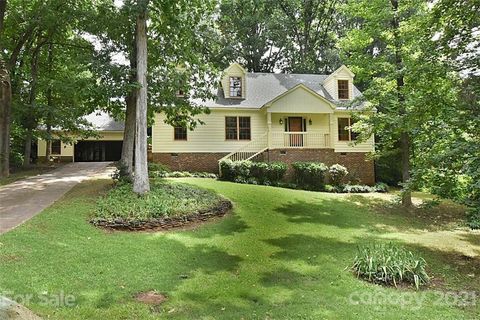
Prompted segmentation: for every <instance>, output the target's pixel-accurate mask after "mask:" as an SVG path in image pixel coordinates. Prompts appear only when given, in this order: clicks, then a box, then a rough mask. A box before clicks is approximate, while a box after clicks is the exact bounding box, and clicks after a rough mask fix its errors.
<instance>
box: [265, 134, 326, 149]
mask: <svg viewBox="0 0 480 320" xmlns="http://www.w3.org/2000/svg"><path fill="white" fill-rule="evenodd" d="M328 147H330V134H328V133H322V132H272V140H271V145H270V148H328Z"/></svg>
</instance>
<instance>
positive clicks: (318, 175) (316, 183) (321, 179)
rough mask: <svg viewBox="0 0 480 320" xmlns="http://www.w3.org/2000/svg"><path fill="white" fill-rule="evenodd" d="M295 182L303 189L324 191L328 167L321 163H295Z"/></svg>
mask: <svg viewBox="0 0 480 320" xmlns="http://www.w3.org/2000/svg"><path fill="white" fill-rule="evenodd" d="M292 167H293V169H294V170H295V182H296V183H297V185H298V186H299V187H301V188H307V189H313V190H322V189H323V187H324V185H325V172H326V171H327V170H328V167H327V166H326V165H325V164H323V163H321V162H294V163H293V164H292Z"/></svg>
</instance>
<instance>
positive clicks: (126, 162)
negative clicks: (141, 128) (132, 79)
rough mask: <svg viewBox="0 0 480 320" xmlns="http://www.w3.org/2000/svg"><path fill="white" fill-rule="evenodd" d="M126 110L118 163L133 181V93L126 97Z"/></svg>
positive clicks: (135, 101) (134, 111)
mask: <svg viewBox="0 0 480 320" xmlns="http://www.w3.org/2000/svg"><path fill="white" fill-rule="evenodd" d="M126 104H127V110H126V115H125V129H124V131H123V144H122V158H121V159H120V162H121V163H122V165H123V166H125V168H126V169H127V173H128V175H129V177H130V179H131V180H132V181H133V151H134V150H135V130H136V128H135V127H136V126H135V120H136V109H137V98H136V96H135V91H132V92H130V93H129V94H128V95H127V97H126Z"/></svg>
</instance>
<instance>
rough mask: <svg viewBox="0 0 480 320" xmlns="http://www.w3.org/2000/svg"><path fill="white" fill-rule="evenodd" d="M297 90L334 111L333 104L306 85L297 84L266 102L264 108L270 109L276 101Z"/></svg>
mask: <svg viewBox="0 0 480 320" xmlns="http://www.w3.org/2000/svg"><path fill="white" fill-rule="evenodd" d="M298 89H303V90H305V91H307V92H308V93H310V94H311V95H313V96H314V97H316V98H318V99H320V100H321V101H323V102H326V103H327V104H328V105H329V106H330V107H331V108H332V109H335V104H334V103H332V102H331V101H330V100H328V99H326V98H325V97H324V96H322V95H320V94H318V93H317V92H315V91H313V90H312V89H310V88H309V87H307V86H306V85H304V84H303V83H299V84H297V85H296V86H295V87H293V88H291V89H289V90H287V91H285V92H284V93H282V94H281V95H279V96H277V97H275V98H274V99H273V100H270V101H268V102H267V103H265V105H264V106H266V107H270V106H271V105H272V104H273V103H274V102H275V101H278V100H280V99H282V98H283V97H284V96H286V95H288V94H289V93H291V92H293V91H295V90H298Z"/></svg>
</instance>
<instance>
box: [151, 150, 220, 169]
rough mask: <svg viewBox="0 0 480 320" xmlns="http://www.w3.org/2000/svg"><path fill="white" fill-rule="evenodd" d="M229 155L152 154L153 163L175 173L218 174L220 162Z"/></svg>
mask: <svg viewBox="0 0 480 320" xmlns="http://www.w3.org/2000/svg"><path fill="white" fill-rule="evenodd" d="M226 155H227V153H152V160H153V162H160V163H163V164H166V165H167V166H169V167H170V169H171V170H173V171H191V172H195V171H196V172H213V173H218V160H220V159H221V158H223V157H224V156H226Z"/></svg>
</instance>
